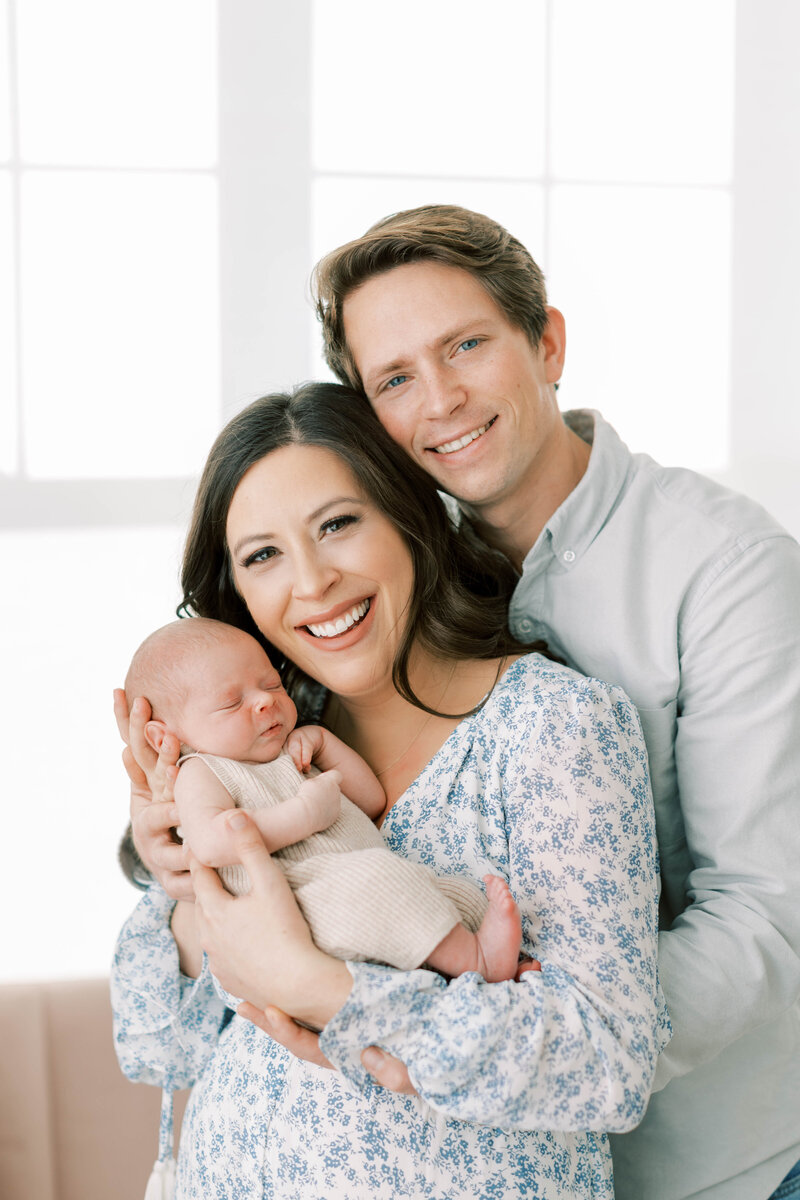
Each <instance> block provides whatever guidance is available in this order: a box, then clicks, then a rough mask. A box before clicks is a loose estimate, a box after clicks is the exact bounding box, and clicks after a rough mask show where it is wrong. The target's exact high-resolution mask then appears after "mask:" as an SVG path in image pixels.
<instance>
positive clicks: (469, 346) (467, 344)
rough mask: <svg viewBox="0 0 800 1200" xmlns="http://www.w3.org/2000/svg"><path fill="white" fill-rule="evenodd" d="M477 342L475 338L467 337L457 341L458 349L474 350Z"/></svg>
mask: <svg viewBox="0 0 800 1200" xmlns="http://www.w3.org/2000/svg"><path fill="white" fill-rule="evenodd" d="M477 344H478V339H477V338H467V339H466V341H463V342H460V343H459V346H458V348H459V350H474V349H475V347H476V346H477Z"/></svg>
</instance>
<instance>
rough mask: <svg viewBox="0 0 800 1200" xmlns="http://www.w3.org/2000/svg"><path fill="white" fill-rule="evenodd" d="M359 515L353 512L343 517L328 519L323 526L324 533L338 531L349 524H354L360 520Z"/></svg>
mask: <svg viewBox="0 0 800 1200" xmlns="http://www.w3.org/2000/svg"><path fill="white" fill-rule="evenodd" d="M358 519H359V518H358V517H356V516H353V514H352V513H346V514H344V515H343V516H341V517H331V519H330V521H326V522H325V524H324V525H323V526H322V532H323V533H338V532H339V531H340V530H341V529H345V528H346V527H347V526H348V525H354V524H355V523H356V521H358Z"/></svg>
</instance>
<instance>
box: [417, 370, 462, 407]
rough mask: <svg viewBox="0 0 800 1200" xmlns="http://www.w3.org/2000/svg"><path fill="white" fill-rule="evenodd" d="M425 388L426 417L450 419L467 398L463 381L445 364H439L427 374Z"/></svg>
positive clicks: (424, 382)
mask: <svg viewBox="0 0 800 1200" xmlns="http://www.w3.org/2000/svg"><path fill="white" fill-rule="evenodd" d="M423 388H424V409H425V412H424V415H425V416H426V417H433V418H441V417H448V416H449V415H450V414H451V413H452V412H455V410H456V409H457V408H459V407H460V406H461V405H462V404H463V403H464V401H465V400H466V398H467V393H466V388H465V387H464V383H463V381H462V380H461V379H460V378H459V376H458V374H457V372H455V371H454V369H453V368H452V367H448V366H446V365H445V364H444V363H437V364H436V365H435V366H431V367H430V368H429V369H428V370H427V371H426V372H425V376H424V381H423Z"/></svg>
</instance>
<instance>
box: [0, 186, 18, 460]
mask: <svg viewBox="0 0 800 1200" xmlns="http://www.w3.org/2000/svg"><path fill="white" fill-rule="evenodd" d="M12 231H13V224H12V202H11V178H10V175H9V173H8V171H0V472H4V473H6V474H11V473H12V472H13V471H15V470H16V467H17V432H18V431H17V346H16V314H15V311H14V302H15V296H14V245H13V233H12Z"/></svg>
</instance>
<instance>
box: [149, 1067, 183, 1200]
mask: <svg viewBox="0 0 800 1200" xmlns="http://www.w3.org/2000/svg"><path fill="white" fill-rule="evenodd" d="M172 1141H173V1117H172V1089H171V1088H166V1087H165V1088H164V1089H163V1091H162V1093H161V1122H160V1124H159V1130H158V1158H157V1159H156V1161H155V1162H154V1163H153V1169H152V1171H151V1172H150V1178H149V1179H148V1181H147V1188H146V1189H145V1193H144V1200H173V1198H174V1196H175V1170H176V1163H175V1159H174V1157H173V1153H172Z"/></svg>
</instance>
